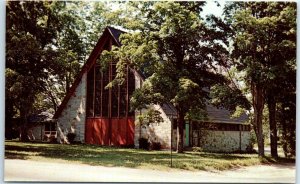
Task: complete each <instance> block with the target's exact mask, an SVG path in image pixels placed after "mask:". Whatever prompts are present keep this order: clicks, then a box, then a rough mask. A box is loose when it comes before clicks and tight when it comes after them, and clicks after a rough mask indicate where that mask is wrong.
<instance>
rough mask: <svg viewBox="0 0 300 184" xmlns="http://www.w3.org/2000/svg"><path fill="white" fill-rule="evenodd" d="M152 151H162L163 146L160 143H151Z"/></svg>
mask: <svg viewBox="0 0 300 184" xmlns="http://www.w3.org/2000/svg"><path fill="white" fill-rule="evenodd" d="M151 149H152V150H161V144H160V142H152V143H151Z"/></svg>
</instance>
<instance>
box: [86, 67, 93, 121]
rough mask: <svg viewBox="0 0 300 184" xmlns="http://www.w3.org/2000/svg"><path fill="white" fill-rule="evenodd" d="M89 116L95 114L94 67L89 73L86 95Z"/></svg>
mask: <svg viewBox="0 0 300 184" xmlns="http://www.w3.org/2000/svg"><path fill="white" fill-rule="evenodd" d="M86 98H87V99H86V101H87V103H86V113H87V117H92V116H94V105H93V101H94V69H93V68H92V69H91V70H90V71H89V72H88V74H87V97H86Z"/></svg>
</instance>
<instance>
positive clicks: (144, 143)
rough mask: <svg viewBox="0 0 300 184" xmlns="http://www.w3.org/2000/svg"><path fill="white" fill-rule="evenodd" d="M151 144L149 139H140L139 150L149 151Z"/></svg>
mask: <svg viewBox="0 0 300 184" xmlns="http://www.w3.org/2000/svg"><path fill="white" fill-rule="evenodd" d="M149 147H150V142H149V141H148V139H145V138H139V148H140V149H144V150H149Z"/></svg>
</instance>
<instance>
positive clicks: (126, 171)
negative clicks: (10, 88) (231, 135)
mask: <svg viewBox="0 0 300 184" xmlns="http://www.w3.org/2000/svg"><path fill="white" fill-rule="evenodd" d="M4 164H5V165H4V180H5V181H46V182H53V181H56V182H65V181H67V182H75V181H76V182H83V181H85V182H97V181H98V182H100V181H101V182H223V183H224V182H230V183H233V182H234V183H237V182H239V183H249V182H250V183H295V165H292V164H287V165H284V166H282V165H281V166H278V165H272V166H270V165H269V166H267V165H259V166H250V167H244V168H240V169H236V170H230V171H223V172H217V173H213V172H205V171H197V172H192V171H178V170H172V171H156V170H145V169H132V168H122V167H103V166H90V165H86V164H68V163H49V162H40V161H39V162H38V161H32V160H11V159H6V160H5V162H4Z"/></svg>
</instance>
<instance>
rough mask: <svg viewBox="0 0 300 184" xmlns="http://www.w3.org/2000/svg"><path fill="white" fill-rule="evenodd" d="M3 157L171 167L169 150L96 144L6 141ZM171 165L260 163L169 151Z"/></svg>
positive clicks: (208, 166)
mask: <svg viewBox="0 0 300 184" xmlns="http://www.w3.org/2000/svg"><path fill="white" fill-rule="evenodd" d="M5 158H6V159H33V160H41V159H42V160H46V159H48V160H61V161H66V162H76V163H84V164H89V165H102V166H108V167H116V166H117V167H131V168H148V169H158V170H160V169H161V170H166V169H167V168H170V159H171V155H170V151H146V150H140V149H132V148H131V149H130V148H128V149H127V148H116V147H108V146H95V145H85V144H76V145H63V144H41V143H21V142H13V141H7V142H6V143H5ZM172 162H173V164H172V165H173V168H177V169H185V170H224V169H230V168H235V167H239V166H246V165H255V164H260V160H259V158H258V156H257V155H256V154H222V153H205V152H186V153H184V154H178V153H173V154H172Z"/></svg>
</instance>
